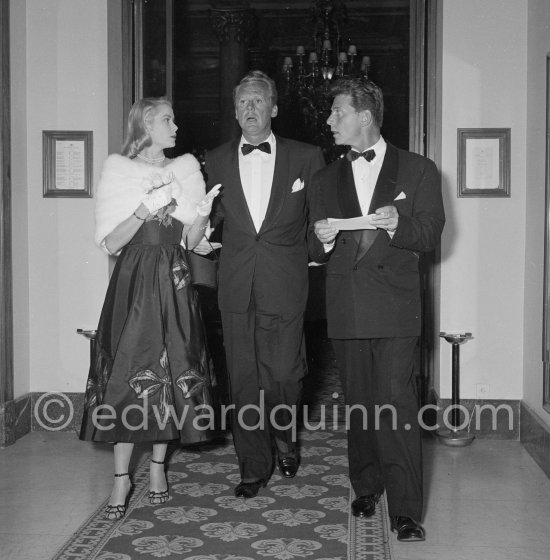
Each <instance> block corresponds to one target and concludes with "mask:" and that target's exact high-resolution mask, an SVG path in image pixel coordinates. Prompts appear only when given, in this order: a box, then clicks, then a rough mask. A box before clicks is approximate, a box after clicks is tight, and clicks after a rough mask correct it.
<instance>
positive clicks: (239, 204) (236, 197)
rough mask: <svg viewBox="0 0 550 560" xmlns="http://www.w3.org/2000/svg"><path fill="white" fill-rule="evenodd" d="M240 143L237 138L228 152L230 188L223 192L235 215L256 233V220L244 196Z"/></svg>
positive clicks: (228, 184) (227, 167)
mask: <svg viewBox="0 0 550 560" xmlns="http://www.w3.org/2000/svg"><path fill="white" fill-rule="evenodd" d="M239 144H240V139H236V140H235V141H233V142H231V144H229V149H228V152H227V161H228V165H227V166H224V168H225V169H227V170H228V172H227V186H229V189H228V191H226V190H225V188H224V190H223V191H222V193H223V195H224V197H225V196H228V198H229V200H230V201H231V202H230V204H231V207H232V210H233V212H234V213H235V215H236V216H237V217H238V218H239V219H240V220H242V221H244V222H245V224H246V225H248V227H250V228H251V229H252V231H254V232H255V233H256V226H255V225H254V220H253V219H252V215H251V214H250V209H249V208H248V203H247V202H246V197H245V196H244V190H243V184H242V182H241V172H240V169H239ZM224 191H225V192H224ZM226 193H227V194H226Z"/></svg>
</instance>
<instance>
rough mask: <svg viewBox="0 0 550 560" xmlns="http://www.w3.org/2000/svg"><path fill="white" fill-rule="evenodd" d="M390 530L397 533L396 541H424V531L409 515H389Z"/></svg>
mask: <svg viewBox="0 0 550 560" xmlns="http://www.w3.org/2000/svg"><path fill="white" fill-rule="evenodd" d="M391 530H392V531H393V532H394V533H397V540H398V541H408V542H415V541H425V540H426V533H425V532H424V529H423V528H422V527H421V526H420V525H419V524H418V523H417V522H416V521H414V520H412V519H411V518H410V517H405V516H402V515H397V516H396V515H393V516H392V517H391Z"/></svg>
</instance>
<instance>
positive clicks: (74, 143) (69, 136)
mask: <svg viewBox="0 0 550 560" xmlns="http://www.w3.org/2000/svg"><path fill="white" fill-rule="evenodd" d="M92 145H93V133H92V131H91V130H86V131H66V130H44V131H42V152H43V153H42V168H43V175H44V178H43V180H44V191H43V195H44V197H45V198H56V197H57V198H60V197H70V198H91V197H92Z"/></svg>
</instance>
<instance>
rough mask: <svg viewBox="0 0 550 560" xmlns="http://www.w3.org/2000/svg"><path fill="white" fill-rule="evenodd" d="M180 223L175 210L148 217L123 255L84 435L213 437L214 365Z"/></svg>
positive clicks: (107, 307)
mask: <svg viewBox="0 0 550 560" xmlns="http://www.w3.org/2000/svg"><path fill="white" fill-rule="evenodd" d="M182 229H183V225H182V224H181V222H179V221H178V220H176V219H172V217H171V216H170V215H169V214H168V215H165V216H164V217H162V218H161V217H154V218H153V219H148V220H147V221H146V222H144V223H143V225H142V226H141V227H140V229H139V230H138V232H137V233H136V234H135V236H134V237H133V239H132V240H131V241H130V242H129V243H128V245H126V246H125V247H124V248H123V249H122V251H121V253H120V255H119V257H118V259H117V263H116V266H115V269H114V271H113V274H112V277H111V280H110V282H109V287H108V289H107V295H106V297H105V303H104V305H103V310H102V312H101V317H100V320H99V325H98V329H97V334H96V340H95V355H94V358H93V359H92V363H91V364H90V371H89V375H88V383H87V386H86V396H85V402H84V414H83V420H82V427H81V431H80V439H83V440H92V441H109V442H144V441H151V442H154V441H164V440H174V439H178V440H180V442H181V443H182V444H189V443H195V442H199V441H204V440H208V439H210V438H211V436H212V429H211V428H212V427H213V420H212V416H213V410H212V408H211V407H212V400H211V391H210V389H211V386H212V382H213V377H212V368H211V362H210V358H209V354H208V351H207V345H206V337H205V330H204V325H203V322H202V318H201V312H200V307H199V301H198V295H197V292H196V291H195V289H194V288H193V287H192V286H191V283H190V275H189V268H188V266H187V262H186V259H185V252H184V250H183V247H182V246H181V245H180V240H181V235H182ZM100 405H103V406H100ZM201 405H207V406H206V407H201ZM94 411H95V415H94Z"/></svg>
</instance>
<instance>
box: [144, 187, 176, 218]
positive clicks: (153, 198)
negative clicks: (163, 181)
mask: <svg viewBox="0 0 550 560" xmlns="http://www.w3.org/2000/svg"><path fill="white" fill-rule="evenodd" d="M171 200H172V188H171V187H160V188H157V189H155V190H153V191H151V192H150V193H149V194H148V195H147V196H145V197H144V198H143V199H142V201H141V203H142V204H143V205H144V206H145V207H146V208H147V210H149V213H150V214H154V213H155V212H156V211H157V210H160V209H161V208H164V207H165V206H167V205H168V204H170V202H171Z"/></svg>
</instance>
